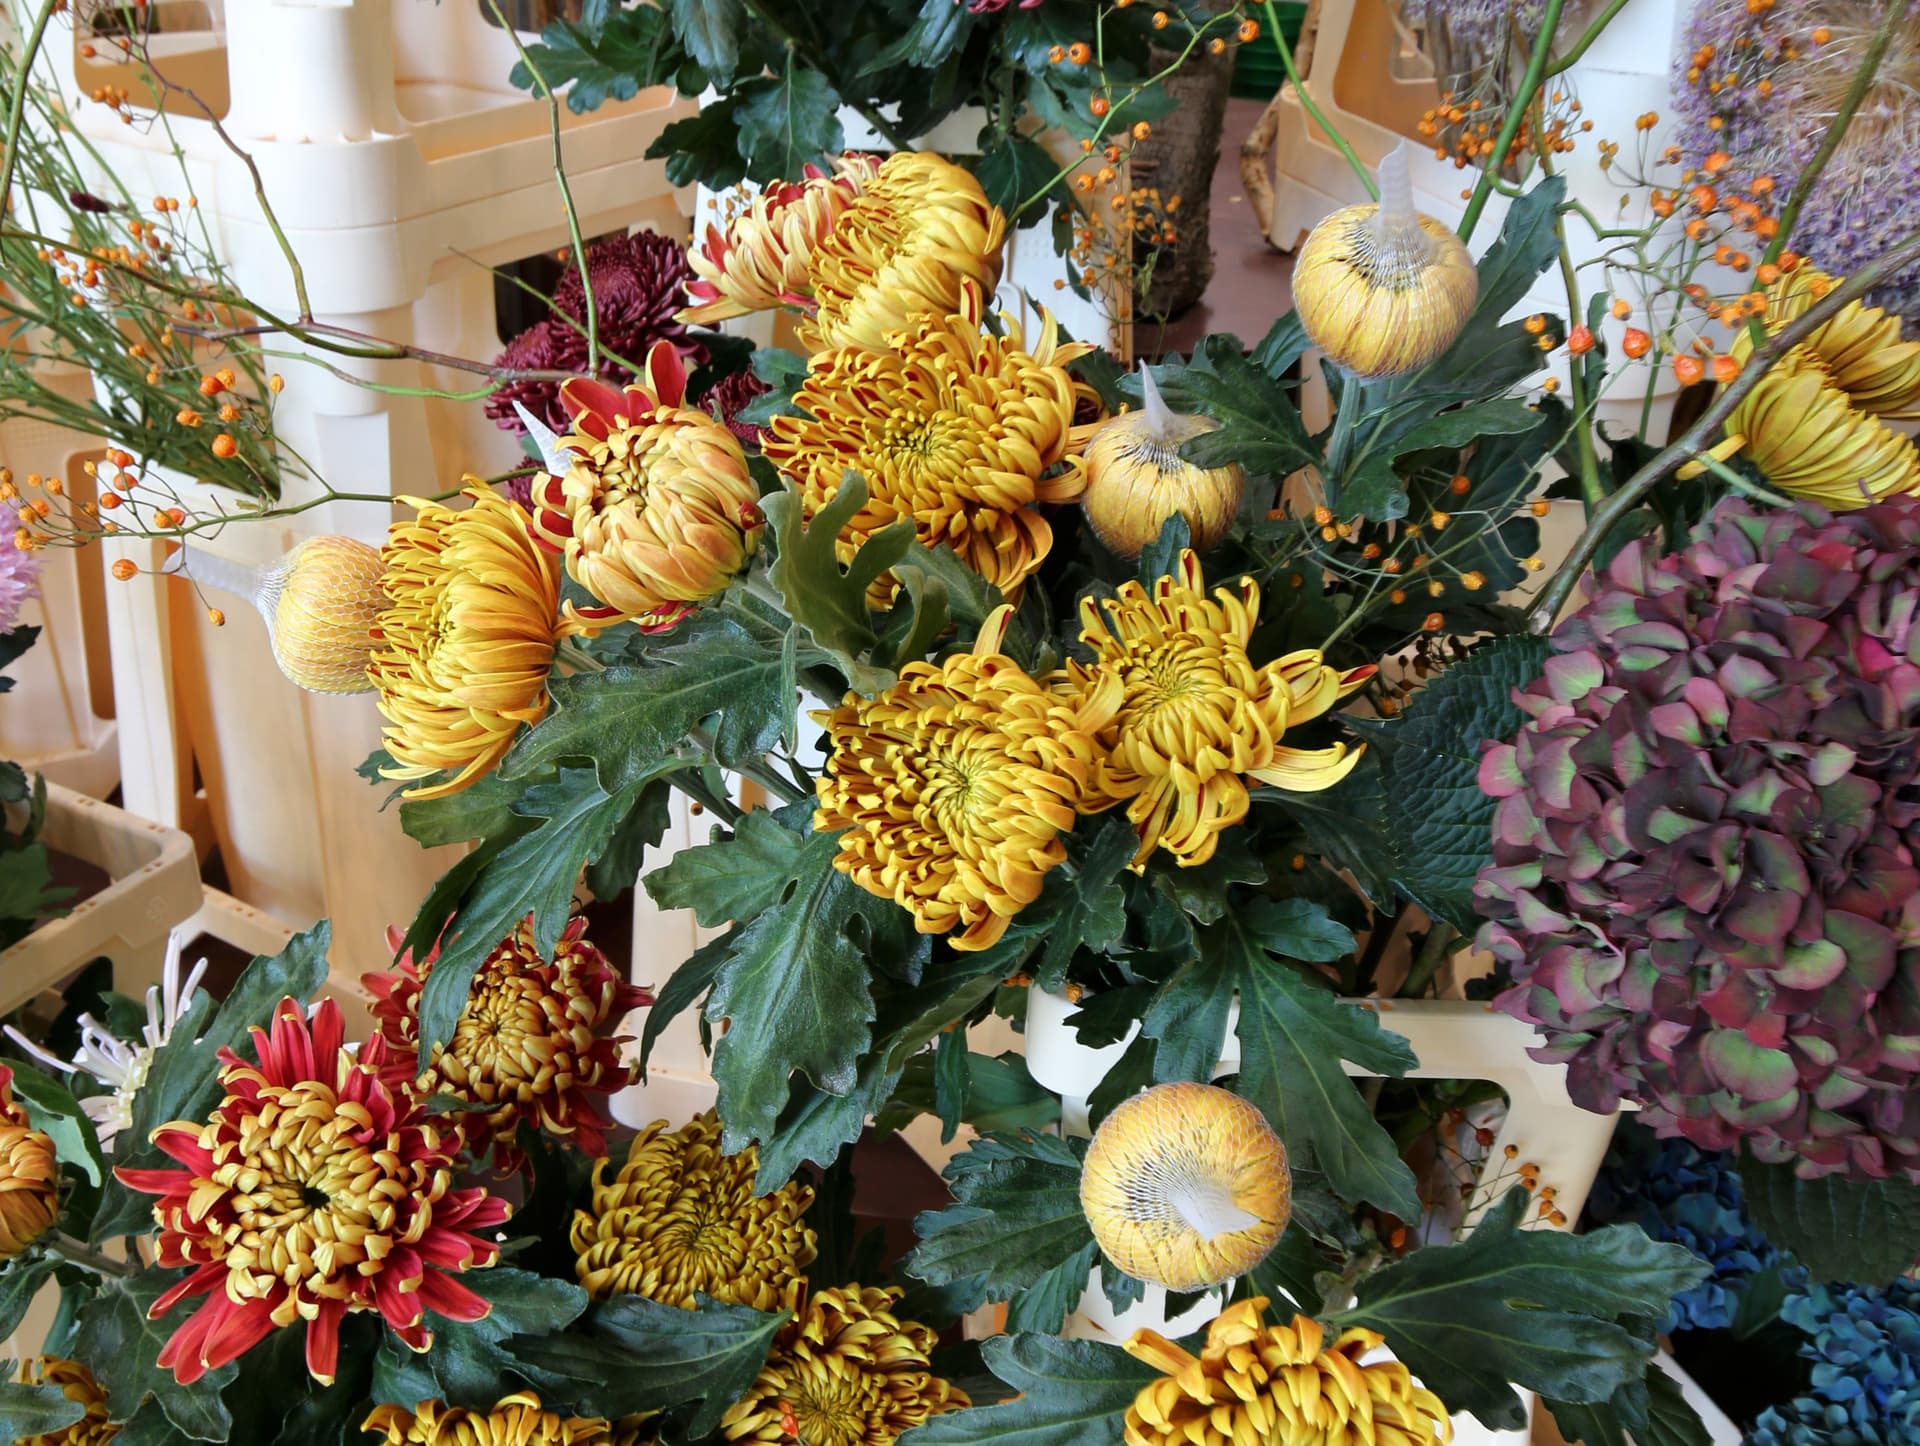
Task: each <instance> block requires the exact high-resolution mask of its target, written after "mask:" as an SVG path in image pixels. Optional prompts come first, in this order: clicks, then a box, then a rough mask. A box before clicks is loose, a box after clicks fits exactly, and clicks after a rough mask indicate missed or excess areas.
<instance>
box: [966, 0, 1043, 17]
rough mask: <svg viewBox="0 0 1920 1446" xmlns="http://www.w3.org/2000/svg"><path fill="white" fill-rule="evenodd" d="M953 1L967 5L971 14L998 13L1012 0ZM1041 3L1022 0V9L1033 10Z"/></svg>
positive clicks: (1033, 0) (1035, 0) (1036, 0)
mask: <svg viewBox="0 0 1920 1446" xmlns="http://www.w3.org/2000/svg"><path fill="white" fill-rule="evenodd" d="M953 3H954V4H956V5H965V6H966V7H967V13H968V14H969V15H998V14H999V13H1000V12H1001V11H1002V10H1005V9H1006V8H1007V6H1008V5H1009V4H1011V3H1012V0H953ZM1039 4H1040V0H1020V8H1021V9H1022V10H1032V9H1034V8H1035V7H1037V6H1038V5H1039Z"/></svg>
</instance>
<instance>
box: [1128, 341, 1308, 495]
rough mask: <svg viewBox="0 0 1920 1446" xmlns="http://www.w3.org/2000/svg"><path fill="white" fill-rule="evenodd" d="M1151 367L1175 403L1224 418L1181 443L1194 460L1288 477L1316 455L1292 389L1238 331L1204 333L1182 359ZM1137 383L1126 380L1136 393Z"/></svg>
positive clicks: (1186, 409)
mask: <svg viewBox="0 0 1920 1446" xmlns="http://www.w3.org/2000/svg"><path fill="white" fill-rule="evenodd" d="M1153 375H1154V380H1155V381H1157V382H1158V383H1159V384H1160V390H1161V393H1162V394H1163V395H1164V396H1165V397H1166V399H1167V402H1168V404H1169V405H1170V406H1172V407H1174V408H1176V409H1177V410H1179V411H1181V412H1197V413H1200V414H1201V415H1203V416H1208V417H1211V418H1213V419H1214V421H1216V422H1218V423H1219V424H1220V426H1219V427H1218V429H1216V430H1214V431H1211V432H1207V433H1205V434H1204V435H1202V436H1198V437H1195V438H1194V439H1193V440H1192V441H1190V442H1188V443H1186V444H1185V445H1184V446H1183V447H1181V449H1180V455H1181V456H1182V457H1184V458H1185V459H1186V460H1187V461H1189V462H1191V463H1193V464H1194V465H1195V466H1196V467H1224V466H1227V465H1228V464H1229V463H1237V464H1239V465H1240V466H1242V467H1244V468H1246V469H1247V471H1249V472H1254V473H1258V474H1259V475H1261V476H1265V477H1285V476H1287V475H1288V474H1290V473H1293V472H1297V471H1299V470H1300V469H1301V468H1302V467H1306V466H1309V465H1312V464H1313V463H1316V462H1318V461H1319V453H1318V452H1316V451H1315V450H1314V447H1313V444H1312V442H1311V441H1310V440H1309V438H1308V436H1307V429H1306V426H1305V424H1304V423H1302V422H1301V420H1300V413H1299V410H1298V409H1297V408H1296V407H1295V406H1294V404H1293V397H1292V395H1291V394H1290V392H1289V391H1288V389H1287V388H1286V387H1284V386H1282V385H1281V384H1280V383H1279V382H1277V381H1275V380H1274V379H1273V378H1272V377H1271V376H1269V375H1268V374H1267V373H1266V371H1265V370H1263V369H1262V368H1261V367H1260V366H1258V365H1257V364H1255V363H1254V362H1252V361H1249V360H1248V359H1247V356H1246V353H1245V352H1244V351H1242V350H1241V345H1240V339H1239V338H1238V337H1235V336H1229V335H1227V334H1225V333H1220V332H1216V333H1215V334H1213V335H1211V336H1206V337H1202V338H1201V340H1200V346H1199V348H1198V350H1196V351H1195V352H1194V354H1193V358H1192V360H1190V361H1189V362H1187V364H1186V365H1185V366H1184V367H1175V366H1174V365H1171V364H1168V365H1164V366H1160V367H1157V368H1156V369H1155V370H1154V374H1153ZM1139 385H1140V383H1139V379H1138V378H1137V377H1136V378H1132V379H1131V385H1130V387H1129V388H1128V390H1130V392H1131V393H1132V394H1133V395H1134V396H1135V397H1136V399H1137V397H1138V392H1139Z"/></svg>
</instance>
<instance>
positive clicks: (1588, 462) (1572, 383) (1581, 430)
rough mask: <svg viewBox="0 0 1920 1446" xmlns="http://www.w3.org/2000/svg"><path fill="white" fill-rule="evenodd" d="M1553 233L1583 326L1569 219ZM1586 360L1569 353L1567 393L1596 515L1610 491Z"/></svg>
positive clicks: (1571, 313)
mask: <svg viewBox="0 0 1920 1446" xmlns="http://www.w3.org/2000/svg"><path fill="white" fill-rule="evenodd" d="M1540 166H1541V170H1542V171H1543V172H1544V173H1545V174H1546V175H1549V176H1551V175H1552V174H1553V162H1552V161H1550V160H1548V159H1547V156H1546V154H1545V152H1544V151H1543V152H1542V153H1541V156H1540ZM1553 234H1554V235H1555V236H1556V237H1558V238H1559V241H1560V280H1561V282H1562V284H1563V285H1565V287H1566V288H1567V325H1568V327H1570V328H1571V327H1575V326H1581V325H1584V324H1585V323H1584V322H1583V321H1582V320H1581V311H1580V278H1579V277H1578V276H1577V275H1576V274H1575V273H1574V269H1573V257H1572V255H1571V254H1570V253H1569V252H1568V250H1567V218H1566V217H1565V216H1564V215H1561V214H1559V213H1557V212H1556V213H1555V215H1554V218H1553ZM1583 360H1584V359H1583V358H1581V357H1578V356H1575V355H1574V354H1573V353H1572V352H1568V353H1567V390H1568V392H1570V393H1571V394H1572V397H1573V415H1574V422H1575V425H1574V429H1573V436H1574V448H1575V451H1576V453H1577V455H1578V456H1579V459H1580V496H1581V499H1582V500H1583V501H1584V502H1585V503H1586V505H1587V515H1588V516H1592V515H1593V509H1594V508H1596V507H1598V506H1599V505H1600V504H1601V503H1602V502H1604V501H1605V500H1606V496H1607V490H1606V488H1605V486H1603V485H1602V483H1601V481H1600V454H1599V453H1598V452H1596V451H1595V450H1594V447H1593V428H1592V427H1591V426H1589V425H1588V424H1587V420H1586V417H1587V369H1586V367H1585V366H1584V365H1583V364H1582V362H1583Z"/></svg>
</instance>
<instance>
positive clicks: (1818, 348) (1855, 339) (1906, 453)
mask: <svg viewBox="0 0 1920 1446" xmlns="http://www.w3.org/2000/svg"><path fill="white" fill-rule="evenodd" d="M1836 284H1837V283H1836V282H1835V281H1834V279H1833V278H1832V277H1831V276H1828V275H1827V274H1826V273H1824V272H1822V271H1818V270H1816V269H1814V268H1813V267H1811V266H1807V265H1805V264H1802V265H1801V266H1799V267H1797V268H1795V269H1794V270H1793V271H1791V272H1789V273H1787V274H1786V275H1784V276H1782V277H1781V278H1780V279H1779V280H1778V281H1776V282H1775V283H1774V284H1773V286H1772V288H1771V290H1770V292H1769V295H1768V298H1767V317H1766V326H1767V330H1768V331H1769V332H1777V331H1779V330H1780V329H1781V328H1782V327H1784V326H1786V325H1787V323H1788V322H1790V321H1792V320H1794V318H1796V317H1798V316H1800V315H1801V314H1802V313H1803V312H1805V311H1806V309H1807V308H1808V307H1809V306H1811V305H1813V303H1814V302H1815V301H1817V300H1819V299H1820V298H1821V297H1823V296H1825V295H1826V294H1827V293H1828V292H1829V291H1830V290H1832V289H1833V287H1834V286H1835V285H1836ZM1752 350H1753V347H1752V341H1751V338H1750V337H1749V336H1748V335H1747V333H1746V332H1745V331H1742V332H1741V333H1740V334H1739V335H1738V336H1737V337H1736V338H1735V339H1734V343H1733V347H1732V354H1733V355H1734V356H1735V357H1738V358H1739V359H1740V360H1741V361H1745V360H1746V359H1747V357H1748V356H1749V355H1751V353H1752ZM1916 416H1920V341H1902V340H1901V339H1900V319H1899V318H1898V317H1897V316H1889V315H1888V314H1887V313H1885V312H1883V311H1881V310H1880V309H1879V308H1878V307H1872V306H1866V305H1864V304H1862V303H1861V302H1858V301H1854V302H1850V303H1848V304H1847V305H1846V306H1845V307H1843V308H1842V309H1841V310H1840V312H1839V313H1838V314H1837V315H1835V316H1834V317H1833V318H1832V319H1831V320H1829V321H1827V322H1825V323H1823V324H1822V325H1821V326H1820V327H1819V329H1818V330H1816V331H1815V332H1814V333H1813V334H1812V335H1811V336H1809V337H1808V338H1807V339H1806V340H1805V341H1804V342H1802V343H1801V344H1800V345H1799V346H1796V347H1795V348H1794V349H1793V350H1792V351H1790V352H1788V353H1787V354H1786V355H1785V356H1784V357H1782V358H1781V359H1780V360H1779V361H1777V362H1775V363H1774V365H1773V366H1772V367H1771V368H1769V369H1768V371H1767V373H1766V375H1764V376H1762V377H1761V378H1760V380H1759V381H1758V382H1757V383H1755V385H1754V388H1753V390H1752V391H1750V392H1748V393H1747V395H1746V396H1745V397H1743V398H1741V400H1740V403H1739V405H1738V406H1736V407H1735V408H1734V409H1733V412H1732V413H1731V414H1730V415H1729V416H1728V418H1727V436H1726V440H1725V441H1723V442H1721V443H1720V444H1719V445H1718V446H1716V447H1714V448H1713V449H1712V450H1711V452H1709V454H1708V455H1709V456H1712V457H1714V458H1717V459H1720V460H1725V459H1726V458H1728V457H1731V456H1732V455H1734V454H1735V453H1736V452H1744V453H1745V454H1746V455H1747V457H1748V458H1749V459H1750V460H1751V461H1752V462H1753V464H1754V465H1755V466H1756V467H1758V468H1759V469H1760V470H1761V471H1762V472H1764V473H1765V474H1766V476H1767V480H1768V481H1770V482H1771V483H1773V485H1774V486H1776V487H1778V488H1780V489H1781V490H1782V491H1784V492H1790V493H1792V494H1793V495H1794V496H1796V497H1806V498H1811V499H1812V500H1813V501H1816V502H1819V503H1820V504H1822V505H1823V506H1826V507H1831V508H1834V509H1836V510H1841V509H1846V508H1852V507H1862V506H1865V505H1866V504H1867V503H1869V502H1874V501H1878V500H1879V499H1880V498H1882V497H1888V496H1892V495H1893V494H1895V493H1905V492H1913V491H1916V490H1920V450H1917V449H1916V448H1915V447H1914V444H1913V439H1912V438H1911V437H1908V436H1907V435H1905V434H1904V433H1902V432H1898V431H1895V430H1894V429H1893V428H1892V427H1890V426H1888V425H1887V423H1886V419H1898V418H1903V417H1916ZM1701 470H1703V469H1702V466H1701V464H1700V463H1697V462H1695V463H1689V464H1688V465H1687V466H1685V467H1683V468H1681V469H1680V476H1681V477H1683V478H1684V477H1692V476H1697V475H1698V474H1699V473H1700V472H1701Z"/></svg>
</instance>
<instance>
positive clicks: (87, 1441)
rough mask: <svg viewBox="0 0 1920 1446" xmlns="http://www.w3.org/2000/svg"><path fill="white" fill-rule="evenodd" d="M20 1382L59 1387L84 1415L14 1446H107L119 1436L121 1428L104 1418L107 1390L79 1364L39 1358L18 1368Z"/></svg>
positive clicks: (26, 1437)
mask: <svg viewBox="0 0 1920 1446" xmlns="http://www.w3.org/2000/svg"><path fill="white" fill-rule="evenodd" d="M20 1379H21V1381H22V1382H23V1383H25V1384H26V1385H29V1386H58V1387H59V1388H60V1394H61V1395H63V1396H65V1397H66V1398H67V1399H68V1400H69V1401H75V1402H78V1403H79V1404H80V1405H82V1406H84V1407H86V1408H87V1414H86V1415H84V1416H82V1417H81V1418H80V1419H79V1420H78V1421H75V1422H74V1423H73V1424H72V1425H71V1426H63V1427H61V1428H60V1429H59V1430H58V1431H49V1432H47V1433H46V1434H45V1435H42V1436H22V1437H21V1438H20V1439H19V1440H17V1441H15V1442H14V1443H13V1446H107V1442H109V1441H111V1440H112V1439H113V1438H114V1437H115V1436H118V1435H119V1434H120V1428H119V1427H118V1426H116V1425H114V1424H113V1422H112V1421H110V1420H109V1419H107V1392H106V1388H105V1387H104V1386H102V1385H101V1384H100V1382H99V1381H97V1380H95V1379H94V1375H93V1372H92V1371H90V1370H88V1369H87V1368H86V1367H85V1366H84V1365H82V1364H81V1363H80V1362H79V1361H68V1360H62V1359H61V1358H60V1357H59V1356H41V1357H40V1358H39V1359H38V1360H32V1361H28V1362H26V1363H25V1364H24V1365H22V1366H21V1367H20Z"/></svg>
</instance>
